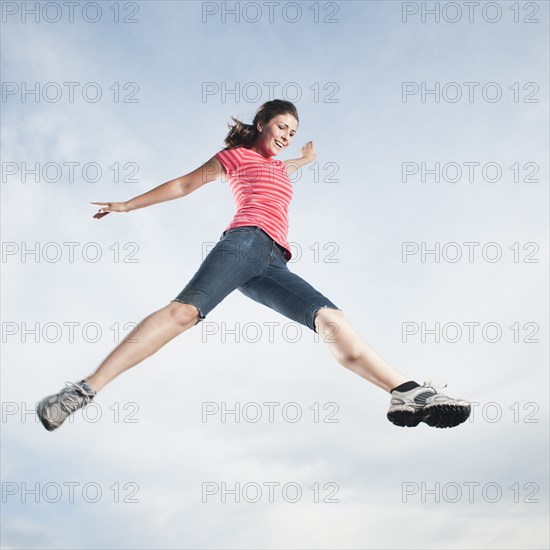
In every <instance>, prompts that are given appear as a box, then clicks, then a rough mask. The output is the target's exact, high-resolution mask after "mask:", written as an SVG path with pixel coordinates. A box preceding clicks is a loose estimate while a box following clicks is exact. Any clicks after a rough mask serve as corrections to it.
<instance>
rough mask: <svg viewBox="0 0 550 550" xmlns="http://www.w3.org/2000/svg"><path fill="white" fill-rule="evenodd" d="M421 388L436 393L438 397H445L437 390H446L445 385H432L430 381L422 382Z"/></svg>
mask: <svg viewBox="0 0 550 550" xmlns="http://www.w3.org/2000/svg"><path fill="white" fill-rule="evenodd" d="M422 387H423V388H429V389H431V390H433V391H434V392H435V393H437V394H439V395H446V394H445V393H443V392H441V391H439V390H440V389H442V388H446V387H447V384H434V383H433V382H432V381H431V380H429V381H428V382H424V383H423V384H422Z"/></svg>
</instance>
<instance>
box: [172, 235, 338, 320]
mask: <svg viewBox="0 0 550 550" xmlns="http://www.w3.org/2000/svg"><path fill="white" fill-rule="evenodd" d="M287 262H288V252H287V251H286V250H285V249H284V248H283V247H282V246H280V245H278V244H277V243H276V242H275V241H274V240H273V239H272V238H271V237H270V236H269V235H268V234H267V233H266V232H265V231H264V230H263V229H261V228H260V227H258V226H255V225H246V226H242V227H235V228H233V229H230V230H229V231H224V232H223V233H222V235H221V237H220V239H219V241H218V242H217V244H216V245H215V246H214V248H213V249H212V250H211V251H210V252H209V253H208V255H207V256H206V258H205V259H204V261H203V262H202V264H201V265H200V267H199V269H198V270H197V272H196V273H195V275H193V277H192V279H191V280H190V281H189V283H188V284H187V285H186V286H185V288H184V289H183V290H182V291H181V292H180V293H179V294H178V295H177V296H176V298H174V299H173V300H171V301H172V302H174V301H176V302H182V303H184V304H191V305H193V306H195V307H196V308H197V309H198V310H199V322H200V321H202V320H203V319H204V318H205V317H206V315H208V313H210V311H212V310H213V309H214V308H215V307H216V306H217V305H218V304H219V303H220V302H221V301H222V300H223V299H224V298H225V297H226V296H227V295H228V294H230V293H231V292H233V291H234V290H235V289H238V290H239V291H240V292H242V293H243V294H244V295H245V296H247V297H248V298H252V300H255V301H256V302H259V303H260V304H264V305H265V306H267V307H269V308H271V309H273V310H275V311H277V312H279V313H281V314H282V315H284V316H285V317H288V318H289V319H292V320H293V321H296V322H297V323H300V324H302V325H305V326H307V327H309V328H310V329H311V330H313V331H315V323H314V318H315V313H316V312H317V310H318V309H319V308H322V307H328V308H332V309H339V308H338V306H336V305H335V304H334V303H333V302H331V301H330V300H329V299H328V298H326V297H325V296H323V295H322V294H321V293H320V292H319V291H318V290H316V289H315V288H313V287H312V286H311V285H310V284H309V283H307V282H306V281H304V279H302V278H301V277H299V276H298V275H296V274H295V273H291V272H290V271H289V269H288V267H287Z"/></svg>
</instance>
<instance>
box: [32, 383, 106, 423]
mask: <svg viewBox="0 0 550 550" xmlns="http://www.w3.org/2000/svg"><path fill="white" fill-rule="evenodd" d="M65 385H66V387H65V388H63V389H62V390H61V391H60V392H59V393H56V394H54V395H49V396H48V397H45V398H44V399H42V401H40V403H38V405H37V406H36V414H37V415H38V418H40V422H42V424H43V426H44V428H46V430H48V431H50V432H51V431H53V430H55V429H56V428H59V426H61V424H63V422H65V420H66V419H67V417H68V416H69V415H70V414H71V413H74V412H75V411H77V410H78V409H81V408H82V407H84V406H86V405H87V404H88V403H90V401H91V400H92V399H93V398H94V397H95V395H96V391H95V390H94V388H92V386H90V384H87V383H86V382H84V380H82V381H80V382H78V383H76V384H75V383H74V382H65Z"/></svg>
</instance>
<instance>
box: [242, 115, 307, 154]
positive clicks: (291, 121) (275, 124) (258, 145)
mask: <svg viewBox="0 0 550 550" xmlns="http://www.w3.org/2000/svg"><path fill="white" fill-rule="evenodd" d="M297 128H298V121H297V120H296V119H295V118H294V117H293V116H292V115H291V114H289V113H287V114H284V115H277V116H275V117H273V118H272V119H271V120H270V121H269V122H268V123H267V124H263V123H262V122H259V123H258V130H259V131H260V135H259V136H258V137H257V138H256V141H255V142H254V145H253V146H252V149H254V150H255V151H256V152H257V153H260V154H261V155H263V156H264V157H274V156H275V155H278V154H279V153H280V152H281V151H284V150H285V149H286V148H287V147H288V146H289V145H290V143H291V142H292V138H293V137H294V134H295V133H296V130H297Z"/></svg>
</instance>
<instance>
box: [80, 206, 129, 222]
mask: <svg viewBox="0 0 550 550" xmlns="http://www.w3.org/2000/svg"><path fill="white" fill-rule="evenodd" d="M90 204H97V205H98V206H101V208H100V209H99V210H98V212H97V214H94V218H95V219H96V220H100V219H101V218H103V216H106V215H107V214H108V213H109V212H130V208H128V203H127V202H91V203H90Z"/></svg>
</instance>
